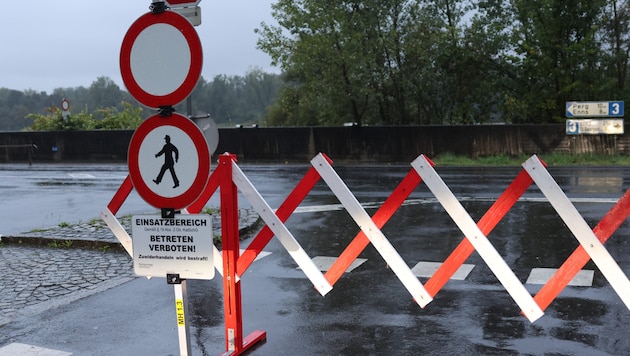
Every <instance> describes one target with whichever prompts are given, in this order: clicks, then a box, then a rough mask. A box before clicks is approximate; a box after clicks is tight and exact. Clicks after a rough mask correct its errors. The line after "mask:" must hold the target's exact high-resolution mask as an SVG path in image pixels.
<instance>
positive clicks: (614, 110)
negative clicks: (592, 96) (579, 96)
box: [566, 101, 623, 117]
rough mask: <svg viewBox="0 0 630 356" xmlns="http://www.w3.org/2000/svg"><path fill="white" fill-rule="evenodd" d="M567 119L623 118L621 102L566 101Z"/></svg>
mask: <svg viewBox="0 0 630 356" xmlns="http://www.w3.org/2000/svg"><path fill="white" fill-rule="evenodd" d="M566 115H567V117H623V101H568V102H567V114H566Z"/></svg>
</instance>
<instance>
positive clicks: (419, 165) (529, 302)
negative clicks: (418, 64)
mask: <svg viewBox="0 0 630 356" xmlns="http://www.w3.org/2000/svg"><path fill="white" fill-rule="evenodd" d="M411 165H412V166H413V167H414V168H415V170H416V171H417V172H418V174H419V175H420V177H422V179H423V180H424V183H425V184H426V185H427V186H428V187H429V189H430V190H431V192H432V193H433V195H435V197H436V198H437V199H438V201H439V202H440V204H442V206H443V207H444V209H445V210H446V212H447V213H448V214H449V215H450V216H451V218H452V219H453V221H454V222H455V224H456V225H457V226H458V227H459V229H460V230H461V231H462V232H463V233H464V235H465V236H466V238H467V239H468V240H469V241H470V243H471V244H472V245H473V246H474V248H475V250H477V252H478V253H479V255H480V256H481V258H482V259H483V260H484V262H485V263H486V264H487V265H488V267H489V268H490V270H491V271H492V272H493V273H494V275H495V276H496V277H497V279H498V280H499V281H500V282H501V284H502V285H503V287H505V289H506V290H507V292H508V293H509V294H510V296H512V299H514V301H515V302H516V304H518V306H519V307H520V308H521V310H522V311H523V314H524V315H525V316H526V317H527V318H528V319H529V320H530V321H531V322H534V321H536V320H537V319H538V318H540V317H541V316H542V315H543V311H542V310H541V309H540V307H539V306H538V304H536V302H535V301H534V299H533V298H532V296H531V295H530V294H529V292H528V291H527V289H525V286H523V284H521V282H520V281H519V280H518V278H517V277H516V275H515V274H514V272H513V271H512V270H511V269H510V267H509V266H508V265H507V263H505V261H504V260H503V258H502V257H501V255H499V253H498V252H497V250H496V249H495V248H494V246H493V245H492V243H490V241H489V240H488V239H487V237H486V236H485V234H484V233H483V232H481V230H480V229H479V227H478V226H477V224H475V222H474V221H473V219H472V218H471V217H470V215H468V212H467V211H466V209H464V207H463V206H462V205H461V203H460V202H459V201H458V200H457V198H456V197H455V196H454V195H453V193H452V192H451V191H450V189H449V188H448V187H447V186H446V184H444V181H443V180H442V178H441V177H440V176H439V175H438V174H437V173H436V172H435V170H434V169H433V167H432V165H431V164H430V163H429V161H428V160H427V158H426V157H425V156H424V155H421V156H420V157H418V158H417V159H415V160H414V161H413V162H412V163H411Z"/></svg>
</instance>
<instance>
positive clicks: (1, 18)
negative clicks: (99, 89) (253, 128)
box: [0, 0, 278, 94]
mask: <svg viewBox="0 0 630 356" xmlns="http://www.w3.org/2000/svg"><path fill="white" fill-rule="evenodd" d="M273 2H274V0H203V1H201V2H200V3H199V6H200V7H201V10H202V22H201V25H200V26H198V27H196V29H197V32H198V33H199V38H200V40H201V44H202V47H203V57H204V62H203V71H202V76H203V77H204V78H205V79H206V80H212V78H214V76H215V75H217V74H227V75H244V74H245V73H246V72H247V71H249V70H250V69H252V68H260V69H262V70H263V71H267V72H274V73H277V72H278V69H277V68H274V67H271V64H270V62H271V59H270V58H269V56H267V55H266V54H265V53H263V52H262V51H260V50H257V49H256V41H257V39H258V37H259V35H257V34H255V33H254V29H255V28H258V27H260V26H259V25H260V23H261V22H263V21H264V22H266V23H268V24H275V23H276V22H275V20H274V19H273V18H272V17H271V4H272V3H273ZM2 3H3V4H2V8H1V9H0V34H1V37H0V43H1V48H0V87H5V88H10V89H16V90H26V89H33V90H36V91H46V92H48V94H50V93H51V92H52V91H53V89H55V88H59V87H61V88H67V87H78V86H85V87H88V86H89V85H90V84H91V83H92V82H93V81H94V80H96V78H97V77H100V76H107V77H110V78H111V79H113V80H114V81H115V82H116V83H117V84H118V85H119V86H120V87H121V89H123V90H124V89H125V87H124V85H123V83H122V79H121V75H120V65H119V55H120V46H121V44H122V40H123V38H124V36H125V33H126V32H127V30H128V29H129V26H131V24H132V23H133V22H134V21H135V20H136V19H138V18H139V17H140V16H141V15H143V14H145V13H147V12H148V11H149V5H151V0H108V1H94V0H54V1H44V0H33V1H21V0H20V1H18V0H14V1H10V0H2Z"/></svg>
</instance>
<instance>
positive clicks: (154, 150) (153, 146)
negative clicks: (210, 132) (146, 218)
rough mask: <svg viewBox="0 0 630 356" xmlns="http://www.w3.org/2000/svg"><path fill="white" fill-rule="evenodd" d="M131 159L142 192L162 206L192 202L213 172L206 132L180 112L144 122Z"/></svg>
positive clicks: (135, 183)
mask: <svg viewBox="0 0 630 356" xmlns="http://www.w3.org/2000/svg"><path fill="white" fill-rule="evenodd" d="M127 161H128V164H129V177H130V178H131V181H132V183H133V186H134V187H135V188H136V190H137V191H138V194H139V195H140V196H141V197H142V198H143V199H144V200H145V201H146V202H147V203H149V204H150V205H152V206H154V207H156V208H158V209H162V208H173V209H181V208H184V207H186V206H188V205H190V204H191V203H192V202H193V201H194V200H195V199H196V198H197V197H198V196H199V195H200V194H201V192H202V191H203V189H204V188H205V186H206V183H207V182H208V177H209V175H210V153H209V152H208V144H207V142H206V139H205V137H204V135H203V133H202V132H201V130H200V129H199V127H197V125H195V123H193V122H192V121H191V120H189V119H188V118H186V117H184V116H182V115H179V114H173V115H172V116H169V117H160V116H158V115H154V116H152V117H150V118H149V119H147V120H146V121H144V122H143V123H142V124H141V125H140V126H139V127H138V129H137V130H136V132H134V134H133V136H132V137H131V142H130V143H129V152H128V159H127Z"/></svg>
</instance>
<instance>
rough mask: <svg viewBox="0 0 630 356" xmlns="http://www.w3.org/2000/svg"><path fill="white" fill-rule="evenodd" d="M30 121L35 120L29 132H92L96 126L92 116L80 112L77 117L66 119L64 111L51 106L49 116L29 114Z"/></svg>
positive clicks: (71, 116)
mask: <svg viewBox="0 0 630 356" xmlns="http://www.w3.org/2000/svg"><path fill="white" fill-rule="evenodd" d="M27 118H28V119H33V124H32V125H31V126H30V127H28V128H27V130H28V131H69V130H92V129H93V128H94V126H95V124H94V119H93V118H92V115H90V114H88V113H86V112H84V111H83V112H80V113H78V114H76V115H68V116H67V118H65V119H64V117H63V113H62V110H61V109H59V108H58V107H56V106H54V105H53V106H50V107H49V108H48V109H47V114H45V115H43V114H29V115H27Z"/></svg>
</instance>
